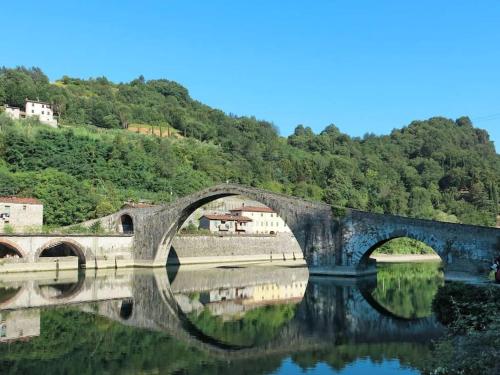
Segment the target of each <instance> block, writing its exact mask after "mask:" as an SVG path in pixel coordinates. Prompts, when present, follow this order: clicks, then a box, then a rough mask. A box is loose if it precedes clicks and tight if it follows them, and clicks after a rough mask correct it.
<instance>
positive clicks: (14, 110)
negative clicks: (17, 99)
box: [4, 104, 21, 120]
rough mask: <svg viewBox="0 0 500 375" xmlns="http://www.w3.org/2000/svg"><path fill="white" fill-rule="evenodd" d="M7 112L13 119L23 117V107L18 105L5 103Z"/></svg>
mask: <svg viewBox="0 0 500 375" xmlns="http://www.w3.org/2000/svg"><path fill="white" fill-rule="evenodd" d="M4 108H5V114H6V115H7V116H9V117H10V118H11V119H13V120H19V118H20V117H21V109H20V108H18V107H11V106H10V105H7V104H6V105H4Z"/></svg>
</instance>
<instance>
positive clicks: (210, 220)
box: [200, 214, 252, 233]
mask: <svg viewBox="0 0 500 375" xmlns="http://www.w3.org/2000/svg"><path fill="white" fill-rule="evenodd" d="M251 222H252V219H249V218H248V217H245V216H236V215H227V214H223V215H220V214H219V215H217V214H213V215H203V216H202V217H201V218H200V229H208V230H209V231H210V232H230V233H235V232H246V231H247V228H249V227H250V224H251Z"/></svg>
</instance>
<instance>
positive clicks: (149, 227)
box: [0, 184, 500, 272]
mask: <svg viewBox="0 0 500 375" xmlns="http://www.w3.org/2000/svg"><path fill="white" fill-rule="evenodd" d="M231 195H245V196H247V197H249V198H251V199H253V200H256V201H259V202H261V203H264V204H266V205H267V206H269V207H271V208H272V209H274V210H275V211H276V212H277V213H278V214H279V215H280V216H281V217H282V218H283V219H284V220H285V221H286V223H287V224H288V226H289V227H290V229H291V230H292V232H293V234H294V235H295V237H296V239H297V241H298V243H299V245H300V246H301V248H302V250H303V252H304V256H305V258H306V260H307V263H308V264H309V265H310V266H312V267H320V268H324V269H329V268H332V267H334V266H335V265H337V266H341V265H344V266H345V265H350V264H352V265H355V266H358V265H363V264H364V263H365V261H366V260H367V258H368V256H369V255H370V254H371V252H372V251H373V250H374V249H375V248H376V247H378V246H380V245H381V244H383V243H384V242H386V241H388V240H391V239H393V238H398V237H410V238H414V239H417V240H420V241H422V242H424V243H426V244H428V245H429V246H431V247H432V248H433V249H434V250H435V251H436V252H437V253H438V254H439V255H440V256H441V258H442V259H443V260H444V263H445V267H446V268H448V269H453V270H460V271H472V272H484V271H485V270H486V269H487V267H488V262H489V261H491V259H492V258H494V256H495V255H496V254H498V252H499V251H500V229H496V228H487V227H478V226H470V225H459V224H452V223H443V222H436V221H429V220H418V219H411V218H405V217H399V216H393V215H383V214H373V213H367V212H362V211H357V210H352V209H335V208H332V207H331V206H329V205H327V204H324V203H316V202H309V201H305V200H303V199H299V198H294V197H289V196H285V195H280V194H275V193H271V192H268V191H264V190H259V189H256V188H251V187H245V186H240V185H233V184H224V185H218V186H215V187H212V188H209V189H206V190H203V191H200V192H198V193H195V194H192V195H189V196H187V197H184V198H181V199H179V200H177V201H176V202H174V203H171V204H168V205H164V206H156V207H149V208H135V209H133V208H128V209H124V210H121V211H119V212H117V213H115V214H113V215H110V216H107V217H104V218H101V219H99V220H97V221H99V222H100V223H101V225H102V226H103V227H105V228H106V229H108V230H109V231H115V232H121V233H125V234H126V233H132V232H133V233H134V237H133V242H132V241H131V242H130V244H129V248H128V249H129V251H131V252H132V254H133V262H131V263H130V262H129V263H130V265H131V264H134V265H139V266H161V267H163V266H165V264H166V261H167V257H168V253H169V251H170V245H171V243H172V239H173V237H174V236H175V234H176V233H177V231H178V229H179V228H180V226H181V225H182V223H183V222H184V221H185V220H186V218H187V217H188V216H189V215H190V214H191V213H193V211H194V210H196V209H197V208H199V207H200V206H202V205H204V204H206V203H208V202H211V201H213V200H215V199H218V198H222V197H226V196H231ZM95 222H96V221H93V222H92V223H95ZM90 224H91V223H87V225H90ZM96 238H97V237H96ZM117 238H121V237H117ZM19 240H20V239H19V238H18V239H17V240H16V238H13V237H10V236H4V237H2V238H0V246H1V245H2V241H10V243H11V244H12V246H13V247H14V248H16V246H18V245H17V242H16V241H19ZM74 241H76V242H78V241H79V240H78V239H74ZM122 241H123V240H122ZM75 246H76V247H77V245H75ZM110 246H112V245H110ZM19 247H22V246H19ZM82 248H89V246H82ZM19 250H20V251H19V252H20V253H22V251H23V249H19ZM30 251H33V250H30ZM101 253H103V251H101ZM104 254H105V252H104ZM86 257H87V258H86V262H87V264H92V262H94V263H95V262H97V260H95V261H94V258H95V257H97V255H96V254H95V253H93V252H92V251H88V252H87V254H86ZM110 257H111V258H113V256H112V251H111V252H110ZM89 258H90V259H89ZM115 259H116V257H115ZM112 262H114V264H116V266H118V267H119V266H120V264H118V263H117V262H116V261H115V260H112Z"/></svg>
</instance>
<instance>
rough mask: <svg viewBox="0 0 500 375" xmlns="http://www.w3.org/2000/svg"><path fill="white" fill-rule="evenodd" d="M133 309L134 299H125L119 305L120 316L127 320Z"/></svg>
mask: <svg viewBox="0 0 500 375" xmlns="http://www.w3.org/2000/svg"><path fill="white" fill-rule="evenodd" d="M133 311H134V301H132V300H125V301H123V302H122V303H121V305H120V318H122V319H123V320H128V319H130V317H131V316H132V312H133Z"/></svg>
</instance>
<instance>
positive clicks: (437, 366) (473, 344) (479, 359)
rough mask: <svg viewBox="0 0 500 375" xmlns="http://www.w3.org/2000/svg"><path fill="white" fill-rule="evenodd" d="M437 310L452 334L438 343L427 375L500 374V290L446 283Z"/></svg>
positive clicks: (439, 292)
mask: <svg viewBox="0 0 500 375" xmlns="http://www.w3.org/2000/svg"><path fill="white" fill-rule="evenodd" d="M433 309H434V311H435V312H436V316H437V318H438V320H439V321H440V322H441V323H443V324H444V325H445V326H446V327H447V328H448V330H449V333H448V335H447V336H446V337H445V338H443V339H441V340H439V341H438V342H437V343H436V344H435V348H434V350H433V353H432V359H430V360H429V362H428V363H427V365H426V366H425V367H426V369H427V370H426V374H431V375H452V374H467V375H485V374H498V373H500V360H499V359H500V288H499V287H495V286H481V287H480V286H473V285H466V284H462V283H451V284H446V285H445V286H444V287H443V288H441V289H439V291H438V293H437V294H436V297H435V299H434V302H433Z"/></svg>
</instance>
